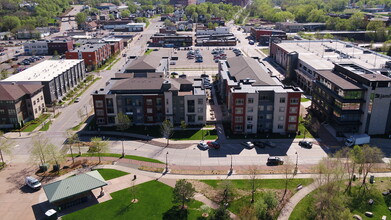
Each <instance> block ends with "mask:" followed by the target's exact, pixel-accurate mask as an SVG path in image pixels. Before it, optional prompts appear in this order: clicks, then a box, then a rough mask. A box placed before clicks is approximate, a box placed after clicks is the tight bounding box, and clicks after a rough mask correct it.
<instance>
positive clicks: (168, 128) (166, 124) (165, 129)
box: [160, 120, 174, 146]
mask: <svg viewBox="0 0 391 220" xmlns="http://www.w3.org/2000/svg"><path fill="white" fill-rule="evenodd" d="M160 133H161V134H162V136H163V138H165V139H167V146H168V145H169V143H170V138H171V137H172V135H173V134H174V127H173V125H172V123H171V121H170V120H165V121H163V122H162V124H161V125H160Z"/></svg>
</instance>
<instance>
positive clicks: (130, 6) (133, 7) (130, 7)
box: [128, 2, 137, 13]
mask: <svg viewBox="0 0 391 220" xmlns="http://www.w3.org/2000/svg"><path fill="white" fill-rule="evenodd" d="M128 10H129V11H130V13H136V11H137V5H135V4H134V3H133V2H131V3H128Z"/></svg>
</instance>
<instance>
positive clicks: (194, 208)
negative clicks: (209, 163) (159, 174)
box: [62, 181, 202, 220]
mask: <svg viewBox="0 0 391 220" xmlns="http://www.w3.org/2000/svg"><path fill="white" fill-rule="evenodd" d="M172 191H173V189H172V188H171V187H169V186H167V185H165V184H163V183H160V182H158V181H150V182H146V183H143V184H140V185H136V186H135V190H134V191H133V190H131V188H127V189H123V190H120V191H118V192H114V193H111V194H110V195H111V197H112V199H111V200H108V201H106V202H103V203H100V204H96V205H93V206H90V207H88V208H85V209H82V210H79V211H77V212H73V213H71V214H68V215H65V216H63V217H62V219H64V220H68V219H77V220H79V219H94V220H99V219H104V220H106V219H148V220H155V219H156V220H161V219H194V220H196V219H202V218H201V212H200V211H199V210H198V209H199V208H200V207H201V205H202V203H201V202H198V201H195V200H193V201H191V202H190V203H189V204H188V205H189V206H188V209H187V210H186V211H185V212H183V211H180V210H177V208H176V204H173V202H172ZM133 192H134V193H135V195H136V196H135V197H136V198H137V199H138V202H137V203H132V202H131V200H132V198H133ZM183 215H184V216H183Z"/></svg>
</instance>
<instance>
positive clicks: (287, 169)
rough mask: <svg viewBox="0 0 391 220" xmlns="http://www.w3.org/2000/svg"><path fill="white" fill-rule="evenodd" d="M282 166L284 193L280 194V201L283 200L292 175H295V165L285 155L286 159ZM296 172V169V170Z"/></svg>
mask: <svg viewBox="0 0 391 220" xmlns="http://www.w3.org/2000/svg"><path fill="white" fill-rule="evenodd" d="M282 166H283V172H284V173H283V175H284V194H283V195H282V198H281V202H282V201H284V199H285V195H286V193H287V192H288V185H289V182H291V181H292V179H293V177H294V175H295V169H296V168H295V167H294V165H293V164H292V162H291V161H290V160H289V158H288V157H287V159H286V161H285V162H284V165H282ZM296 172H297V171H296Z"/></svg>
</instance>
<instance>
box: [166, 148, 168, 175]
mask: <svg viewBox="0 0 391 220" xmlns="http://www.w3.org/2000/svg"><path fill="white" fill-rule="evenodd" d="M167 158H168V151H167V153H166V173H167V172H168V159H167Z"/></svg>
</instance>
